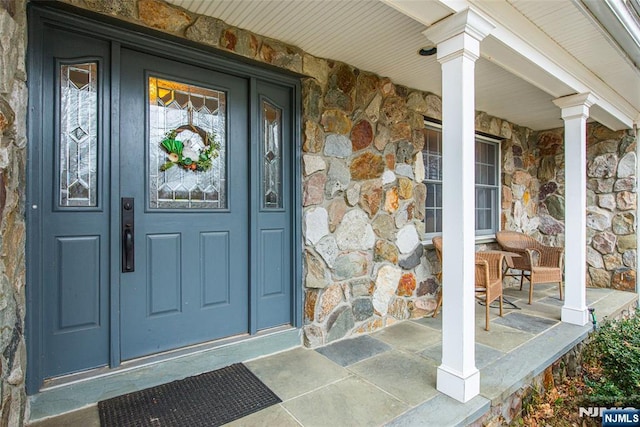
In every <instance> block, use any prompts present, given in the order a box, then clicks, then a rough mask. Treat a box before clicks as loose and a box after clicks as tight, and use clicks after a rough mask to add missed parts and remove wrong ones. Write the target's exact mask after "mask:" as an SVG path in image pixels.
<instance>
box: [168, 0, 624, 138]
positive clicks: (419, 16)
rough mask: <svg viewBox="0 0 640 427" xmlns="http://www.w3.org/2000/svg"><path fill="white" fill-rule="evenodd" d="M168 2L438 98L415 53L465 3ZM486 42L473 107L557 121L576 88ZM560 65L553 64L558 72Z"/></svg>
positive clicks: (543, 124) (434, 69) (536, 121)
mask: <svg viewBox="0 0 640 427" xmlns="http://www.w3.org/2000/svg"><path fill="white" fill-rule="evenodd" d="M168 1H169V2H170V3H173V4H175V5H177V6H181V7H183V8H185V9H187V10H189V11H191V12H194V13H199V14H203V15H208V16H212V17H215V18H218V19H221V20H223V21H225V22H226V23H227V24H229V25H233V26H237V27H239V28H243V29H246V30H248V31H252V32H254V33H257V34H260V35H262V36H265V37H270V38H273V39H276V40H280V41H283V42H285V43H288V44H291V45H294V46H297V47H299V48H301V49H302V50H304V51H305V52H307V53H309V54H311V55H314V56H317V57H321V58H326V59H333V60H337V61H342V62H345V63H347V64H350V65H352V66H355V67H357V68H359V69H361V70H365V71H370V72H374V73H376V74H379V75H381V76H383V77H389V78H391V79H392V80H393V81H394V82H395V83H397V84H400V85H404V86H406V87H409V88H414V89H419V90H423V91H426V92H432V93H435V94H438V95H440V94H441V84H442V83H441V71H440V64H438V62H437V61H436V59H435V55H434V56H430V57H421V56H419V55H418V54H417V51H418V50H419V49H420V48H423V47H427V46H429V41H428V40H427V39H426V38H425V37H424V36H423V35H422V32H423V31H424V30H425V29H426V26H427V25H429V24H431V23H433V22H437V21H439V20H440V19H443V18H445V17H446V16H448V15H450V14H451V13H453V12H454V11H455V10H459V9H463V8H464V7H467V6H468V4H469V3H468V2H467V1H466V0H441V1H440V2H437V1H435V0H432V1H422V0H216V1H212V0H168ZM563 1H566V2H569V1H570V0H563ZM488 3H490V4H493V3H499V4H500V5H501V6H506V7H507V8H508V9H510V10H511V13H512V14H513V13H515V14H516V15H517V16H518V17H519V18H520V19H521V20H523V21H525V22H526V23H527V24H528V25H529V26H530V27H532V28H533V29H534V30H535V31H537V33H539V34H543V33H542V32H541V31H540V29H539V28H537V27H535V26H534V25H533V24H532V23H531V22H530V21H528V20H527V19H526V18H525V17H524V16H523V15H522V14H521V13H520V12H518V11H517V10H516V9H515V8H514V7H512V6H511V5H510V4H509V3H506V2H504V1H499V2H498V1H490V2H488ZM541 3H544V4H549V2H541ZM474 4H475V2H474ZM490 16H491V15H490ZM543 35H544V34H543ZM545 37H547V38H548V36H545ZM488 40H489V38H488V39H485V41H484V42H483V43H482V46H481V50H482V56H483V57H482V58H480V60H479V61H478V62H477V72H476V89H477V96H476V103H477V109H478V110H481V111H485V112H487V113H489V114H491V115H494V116H497V117H500V118H504V119H507V120H509V121H511V122H513V123H516V124H519V125H522V126H527V127H530V128H532V129H535V130H540V129H550V128H554V127H559V126H562V122H561V121H560V112H559V111H558V108H557V107H555V106H554V105H553V104H552V102H551V100H552V99H553V98H554V97H558V96H563V95H569V94H572V93H575V92H576V90H575V88H574V87H573V86H571V85H567V84H564V81H563V80H562V79H558V78H556V77H554V75H553V73H549V72H548V70H546V71H545V70H544V69H543V68H541V67H540V64H538V63H537V62H538V61H536V58H527V57H523V56H522V55H521V54H520V52H518V51H517V50H515V49H514V47H513V46H509V45H505V44H504V43H502V42H501V41H499V40H497V41H496V40H494V41H493V42H489V41H488ZM556 47H557V46H556ZM563 52H565V51H564V50H563ZM505 53H507V54H508V55H505ZM565 54H566V52H565ZM494 55H498V56H501V57H503V59H502V61H501V62H500V61H495V58H493V56H494ZM566 55H568V54H566ZM505 58H507V59H505ZM571 59H572V60H574V61H575V59H574V58H571ZM485 61H486V63H485ZM490 61H491V62H495V63H497V64H498V65H499V66H497V65H495V63H494V64H492V63H491V62H490ZM561 68H562V67H560V66H559V65H558V69H561ZM583 68H584V69H585V70H586V67H583ZM505 70H507V71H508V72H507V71H505ZM527 72H528V73H529V74H530V75H527ZM621 80H622V78H621ZM600 84H602V82H600ZM581 87H582V88H584V87H587V86H586V85H582V86H581ZM610 90H611V91H613V90H612V89H610ZM550 94H551V95H550ZM599 96H600V98H605V99H606V97H603V96H602V95H600V94H599ZM605 107H607V106H605ZM627 109H631V110H633V108H627ZM603 111H604V110H603ZM594 117H595V116H594ZM600 121H602V122H603V123H604V124H607V125H609V126H610V127H614V128H621V127H623V126H621V122H620V121H616V120H613V121H610V122H609V123H607V122H606V121H605V120H600ZM625 125H627V123H625Z"/></svg>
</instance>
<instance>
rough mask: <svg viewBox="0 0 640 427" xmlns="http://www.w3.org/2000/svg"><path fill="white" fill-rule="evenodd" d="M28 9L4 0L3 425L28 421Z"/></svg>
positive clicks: (0, 162) (0, 24) (0, 197)
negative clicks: (25, 220) (25, 203)
mask: <svg viewBox="0 0 640 427" xmlns="http://www.w3.org/2000/svg"><path fill="white" fill-rule="evenodd" d="M25 45H26V6H25V1H21V0H2V1H0V382H1V385H0V425H2V426H18V425H22V423H23V422H24V413H25V406H26V393H25V387H24V383H25V372H26V370H25V369H26V366H25V364H26V348H25V341H24V332H23V331H24V315H25V238H26V237H25V222H24V212H25V211H24V209H25V207H24V202H25V188H26V186H25V175H26V174H25V167H26V154H27V153H26V149H25V146H26V142H27V132H26V117H27V87H26V72H25Z"/></svg>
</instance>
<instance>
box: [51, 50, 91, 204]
mask: <svg viewBox="0 0 640 427" xmlns="http://www.w3.org/2000/svg"><path fill="white" fill-rule="evenodd" d="M59 159H60V185H59V193H60V195H59V202H58V203H59V206H60V207H74V206H79V207H95V206H97V204H98V200H97V184H98V182H97V176H98V170H97V168H98V165H97V159H98V64H97V63H96V62H83V63H79V64H64V65H60V146H59Z"/></svg>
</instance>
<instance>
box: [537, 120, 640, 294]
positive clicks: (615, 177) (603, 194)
mask: <svg viewBox="0 0 640 427" xmlns="http://www.w3.org/2000/svg"><path fill="white" fill-rule="evenodd" d="M536 140H537V144H536V145H537V155H536V158H537V162H538V168H537V178H538V180H539V182H540V190H539V194H538V220H539V226H538V230H537V232H535V233H534V234H537V237H538V238H539V239H540V240H542V241H546V242H548V243H551V244H557V245H562V244H563V242H564V194H565V190H564V150H563V147H564V145H563V130H562V129H556V130H550V131H545V132H538V133H537V134H536ZM635 149H636V144H635V139H634V137H633V133H632V132H631V131H619V132H613V131H611V130H609V129H607V128H606V127H604V126H602V125H600V124H597V123H593V124H591V123H590V124H588V126H587V263H588V272H589V274H588V276H587V285H588V286H594V287H606V288H614V289H620V290H627V291H632V292H633V291H635V282H636V234H635V233H636V206H637V205H636V197H637V192H636V162H637V159H636V154H635Z"/></svg>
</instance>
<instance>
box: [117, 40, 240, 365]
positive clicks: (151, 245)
mask: <svg viewBox="0 0 640 427" xmlns="http://www.w3.org/2000/svg"><path fill="white" fill-rule="evenodd" d="M122 63H123V64H126V66H125V67H123V69H122V77H121V79H120V96H121V102H120V161H119V166H120V182H121V184H120V195H121V197H122V198H126V199H127V200H130V201H129V203H131V204H132V206H131V211H133V223H132V229H133V231H132V232H131V233H132V236H131V237H129V236H126V235H125V234H123V237H122V239H125V238H131V239H132V243H131V245H132V248H130V249H127V247H126V242H122V248H123V249H122V250H123V251H125V252H126V251H127V250H130V251H131V252H132V254H131V255H129V256H132V257H133V258H132V261H131V262H132V265H131V268H130V270H127V269H126V268H122V269H121V277H120V306H121V320H120V330H121V356H122V359H131V358H134V357H138V356H143V355H147V354H151V353H157V352H159V351H164V350H169V349H173V348H176V347H181V346H185V345H190V344H195V343H199V342H203V341H208V340H212V339H216V338H221V337H226V336H231V335H237V334H241V333H247V332H248V331H249V318H248V309H249V304H248V301H249V299H248V298H249V268H248V260H249V192H248V191H247V190H248V186H249V180H248V175H249V174H248V164H249V155H248V149H249V144H248V139H249V138H248V126H247V124H248V82H247V80H245V79H241V78H237V77H232V76H230V75H228V74H222V73H218V72H214V71H211V70H208V69H205V68H201V67H197V66H193V65H187V64H184V63H179V62H176V61H171V60H168V59H163V58H159V57H156V56H152V55H148V54H144V53H140V52H135V51H132V50H128V49H125V50H123V51H122ZM174 134H175V135H174ZM172 144H173V146H172ZM176 144H177V146H175V145H176ZM123 215H126V212H123ZM125 226H126V224H125ZM123 262H126V261H123ZM123 267H125V266H124V265H123Z"/></svg>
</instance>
